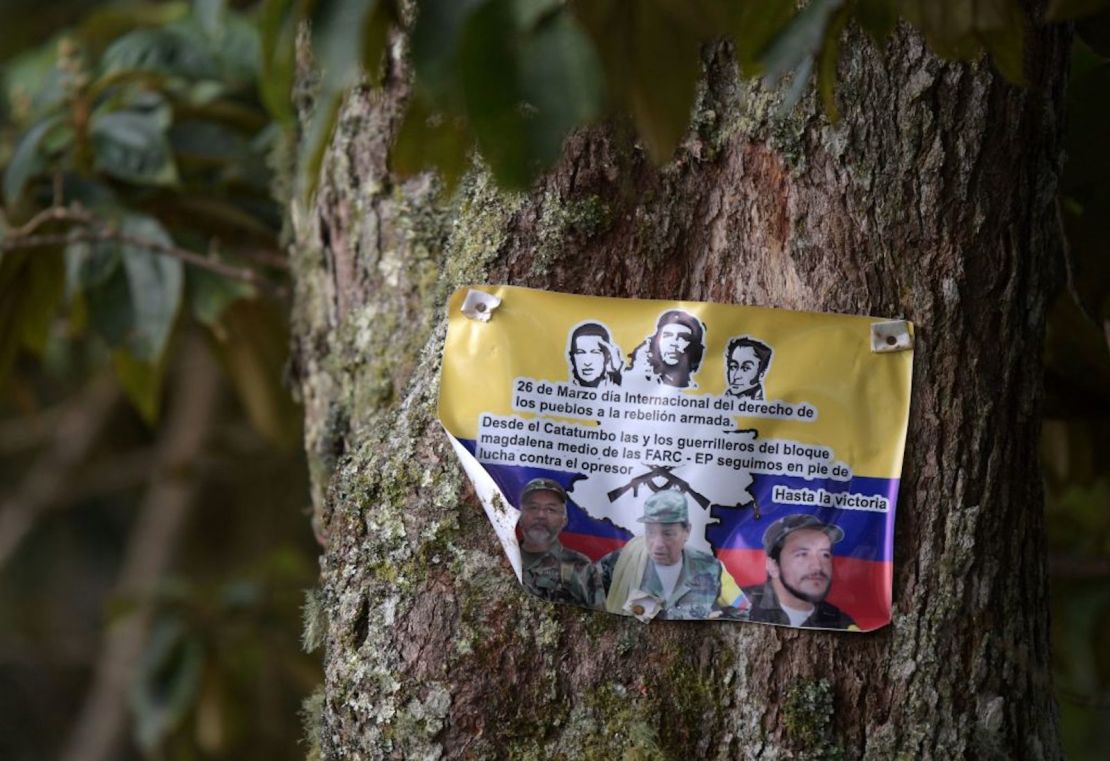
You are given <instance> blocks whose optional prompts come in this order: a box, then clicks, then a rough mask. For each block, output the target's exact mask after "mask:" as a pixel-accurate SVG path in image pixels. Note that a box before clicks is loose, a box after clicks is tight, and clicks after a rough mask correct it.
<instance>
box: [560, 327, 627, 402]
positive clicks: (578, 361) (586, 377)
mask: <svg viewBox="0 0 1110 761" xmlns="http://www.w3.org/2000/svg"><path fill="white" fill-rule="evenodd" d="M568 351H569V355H570V356H569V359H570V377H571V382H573V383H574V384H575V385H577V386H586V387H588V388H599V387H600V388H605V387H609V386H619V385H620V384H621V373H620V368H621V360H620V357H621V352H620V349H617V348H616V347H614V346H613V344H612V343H611V342H610V339H609V331H608V330H606V329H605V326H604V325H602V324H600V323H597V322H586V323H583V324H581V325H579V326H578V327H576V328H575V329H574V330H573V331H572V332H571V334H570V346H569V348H568Z"/></svg>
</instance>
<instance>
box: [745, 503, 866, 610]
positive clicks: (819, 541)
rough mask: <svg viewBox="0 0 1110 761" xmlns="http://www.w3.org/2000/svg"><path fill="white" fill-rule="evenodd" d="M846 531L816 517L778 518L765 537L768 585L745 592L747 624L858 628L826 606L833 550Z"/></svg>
mask: <svg viewBox="0 0 1110 761" xmlns="http://www.w3.org/2000/svg"><path fill="white" fill-rule="evenodd" d="M843 538H844V530H843V529H842V528H840V527H839V526H834V525H832V524H831V523H825V522H824V521H822V520H821V519H820V518H818V517H817V516H815V515H806V514H803V513H796V514H794V515H787V516H785V517H783V518H779V519H778V520H777V521H775V522H774V523H772V524H771V525H770V526H768V527H767V530H766V531H765V532H764V533H763V550H764V552H765V553H766V554H767V560H766V563H767V581H766V583H765V584H764V585H763V586H762V587H753V588H751V589H745V590H744V593H745V594H746V595H747V596H748V597H749V598H750V599H751V601H752V610H751V620H752V621H758V622H760V623H766V624H780V625H782V626H800V627H812V628H817V629H852V630H855V631H858V630H859V627H857V626H856V622H855V621H854V620H852V617H851V616H849V615H848V614H847V613H845V612H844V611H842V610H840V608H838V607H836V606H835V605H833V604H832V603H829V602H826V601H825V597H826V596H827V595H828V594H829V587H830V586H831V585H832V580H833V562H832V546H833V545H834V544H836V543H837V542H839V541H840V540H841V539H843Z"/></svg>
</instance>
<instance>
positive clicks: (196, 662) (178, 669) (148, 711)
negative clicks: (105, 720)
mask: <svg viewBox="0 0 1110 761" xmlns="http://www.w3.org/2000/svg"><path fill="white" fill-rule="evenodd" d="M203 671H204V645H203V644H202V642H201V640H200V639H199V638H198V637H195V636H193V635H192V634H190V633H189V632H188V631H187V630H186V629H185V627H184V626H183V625H182V624H181V622H180V621H178V620H176V619H162V620H160V621H159V622H158V623H157V624H156V625H155V627H154V629H153V631H152V632H151V635H150V640H149V642H148V643H147V646H146V649H145V650H144V652H143V656H142V659H141V661H140V662H139V665H138V670H137V674H136V678H135V681H134V683H133V685H132V688H131V693H130V705H131V710H132V712H133V713H134V715H135V734H136V739H137V740H138V744H139V747H140V748H142V749H143V750H144V751H146V752H147V753H150V752H151V751H153V750H154V749H155V748H156V747H158V745H159V744H160V743H161V742H162V741H163V740H164V739H165V738H166V737H167V736H168V735H169V734H170V733H171V732H172V731H173V730H174V729H176V728H177V727H178V726H179V725H180V724H181V722H182V721H183V720H184V719H185V717H186V715H187V714H188V713H189V710H190V709H191V708H192V706H193V704H194V703H195V701H196V699H197V696H198V695H199V693H200V686H201V677H202V674H203Z"/></svg>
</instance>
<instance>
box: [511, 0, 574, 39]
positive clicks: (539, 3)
mask: <svg viewBox="0 0 1110 761" xmlns="http://www.w3.org/2000/svg"><path fill="white" fill-rule="evenodd" d="M563 5H564V3H563V0H513V14H514V15H515V16H516V23H517V26H518V27H519V28H520V29H523V30H525V31H531V30H532V29H533V27H535V26H537V25H538V24H540V23H542V22H544V21H546V20H547V19H548V18H549V17H551V16H554V15H555V14H557V13H558V12H559V11H560V10H561V9H562V7H563Z"/></svg>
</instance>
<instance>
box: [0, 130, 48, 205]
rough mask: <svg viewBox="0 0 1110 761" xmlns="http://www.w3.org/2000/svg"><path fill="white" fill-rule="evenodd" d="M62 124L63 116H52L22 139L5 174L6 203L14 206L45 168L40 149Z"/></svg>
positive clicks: (25, 134) (26, 133) (28, 131)
mask: <svg viewBox="0 0 1110 761" xmlns="http://www.w3.org/2000/svg"><path fill="white" fill-rule="evenodd" d="M61 124H62V117H61V116H51V117H48V118H46V119H43V120H42V121H40V122H38V123H37V124H35V125H34V126H33V127H31V129H29V130H27V132H25V133H24V134H23V137H22V138H20V140H19V144H18V145H17V146H16V148H15V152H14V153H13V154H12V158H11V161H10V162H8V168H7V170H6V171H5V172H4V201H5V202H6V203H7V204H8V206H14V205H15V203H16V201H18V200H19V197H20V196H21V195H23V189H24V188H25V187H26V186H27V182H28V181H29V180H30V179H31V178H32V177H34V176H35V175H36V174H38V173H39V172H41V171H42V170H43V168H44V162H43V157H42V153H41V152H40V150H39V149H40V147H41V146H42V143H43V140H44V139H45V138H46V136H47V134H48V133H49V132H50V131H51V130H52V129H54V128H55V127H58V126H59V125H61Z"/></svg>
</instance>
